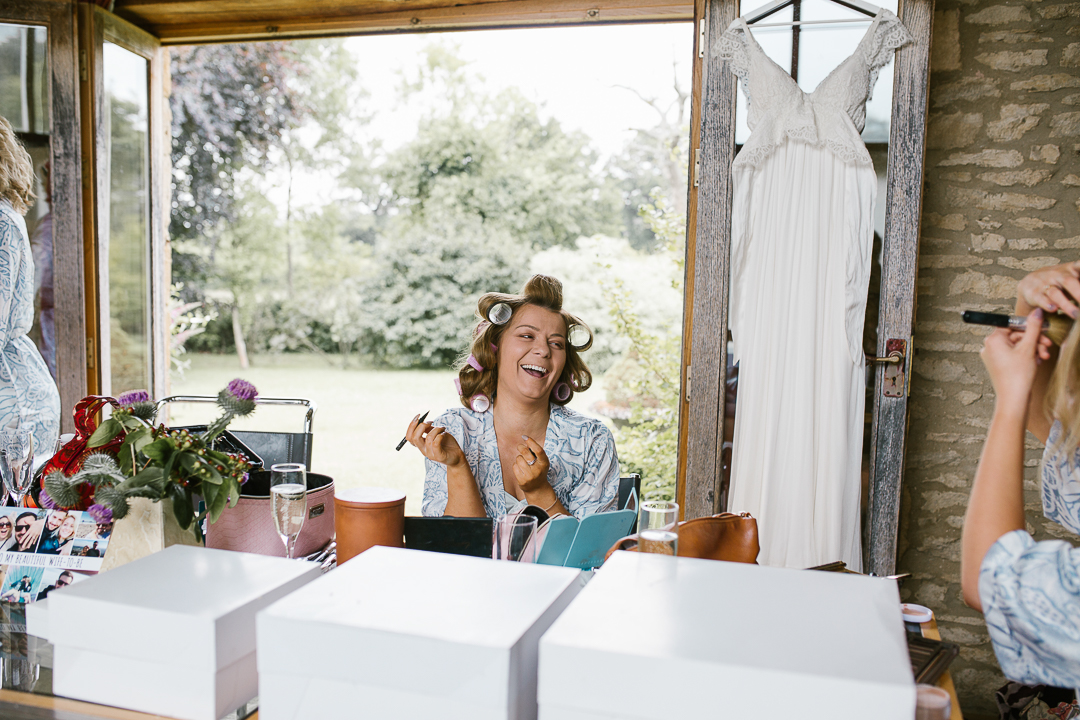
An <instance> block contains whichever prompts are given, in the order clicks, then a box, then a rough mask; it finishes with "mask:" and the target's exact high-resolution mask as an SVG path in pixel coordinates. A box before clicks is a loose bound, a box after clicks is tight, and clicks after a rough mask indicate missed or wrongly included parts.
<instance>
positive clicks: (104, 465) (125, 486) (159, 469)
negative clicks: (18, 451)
mask: <svg viewBox="0 0 1080 720" xmlns="http://www.w3.org/2000/svg"><path fill="white" fill-rule="evenodd" d="M236 384H237V381H234V382H233V383H230V384H229V387H228V388H226V389H224V390H222V391H221V392H220V393H219V395H218V406H219V407H220V408H221V409H222V415H221V417H219V418H218V419H217V420H215V421H214V422H213V423H211V424H210V426H209V427H207V429H206V431H205V432H203V433H201V434H196V433H191V432H189V431H187V430H185V429H178V430H176V429H169V428H166V427H165V426H164V425H159V426H157V427H155V426H154V424H153V418H149V419H146V418H143V417H140V416H139V413H138V412H136V410H135V409H134V408H133V407H129V406H121V407H119V408H116V409H115V410H114V411H113V414H112V417H110V418H108V419H107V420H105V421H104V422H102V423H101V424H100V425H99V426H98V427H97V429H96V430H95V431H94V433H93V434H92V435H91V436H90V439H89V440H88V441H87V447H88V448H89V449H91V450H93V449H95V448H102V447H104V446H106V445H108V444H109V443H110V442H112V441H113V440H114V439H115V438H118V437H123V443H122V444H121V445H120V447H119V448H118V449H117V451H116V457H115V459H114V458H112V457H111V456H109V455H106V454H104V453H92V454H90V455H88V456H87V457H86V458H85V459H84V460H83V466H82V468H81V469H80V470H79V471H78V472H77V473H76V474H75V475H73V476H72V477H70V478H67V477H64V475H63V474H62V473H58V472H57V473H52V474H51V475H49V476H48V477H46V478H45V491H46V492H47V493H48V494H49V496H50V497H51V498H52V499H53V501H54V502H55V503H57V504H58V505H59V506H61V507H66V508H71V507H75V506H76V505H77V503H80V502H81V501H82V497H83V496H82V493H81V492H80V490H79V487H80V486H82V485H88V486H92V487H93V488H94V490H93V498H94V502H95V503H97V504H99V505H102V506H104V507H106V508H108V509H109V510H110V511H111V512H112V516H113V517H114V518H116V519H120V518H123V517H124V516H125V515H127V512H128V500H129V499H131V498H136V497H145V498H150V499H152V500H155V501H156V500H162V499H165V498H170V499H172V500H173V511H174V513H175V515H176V520H177V522H178V523H179V524H180V527H182V528H185V529H186V528H188V527H191V525H192V523H195V532H196V534H197V535H198V534H199V533H200V530H199V522H201V521H202V519H203V518H206V517H208V518H209V520H210V522H216V521H217V519H218V518H219V517H220V516H221V513H222V512H224V511H225V508H226V507H228V506H233V505H236V502H237V500H239V498H240V486H241V484H242V483H243V482H244V481H245V480H246V478H247V473H248V471H249V470H250V469H251V467H252V465H251V463H250V462H248V460H247V458H245V457H243V456H241V455H237V454H233V453H226V452H221V451H219V450H215V449H214V439H215V438H216V437H217V436H218V435H219V434H221V433H222V432H223V431H224V430H225V428H226V427H227V426H228V425H229V423H230V422H232V420H233V419H234V418H237V417H243V416H245V415H250V414H251V413H252V412H254V411H255V403H254V401H253V399H252V398H251V397H247V396H246V395H245V396H244V397H241V396H238V395H237V394H235V393H234V391H233V388H234V385H236ZM239 384H240V385H246V383H242V382H241V383H239ZM247 387H248V389H249V390H250V394H251V395H254V393H255V390H254V388H253V387H251V386H250V385H247ZM236 392H241V391H240V390H237V391H236ZM241 394H243V393H241ZM198 497H201V498H202V499H203V501H204V502H205V505H206V509H205V510H204V511H203V512H202V513H197V512H196V509H195V508H196V503H197V500H198ZM79 509H85V508H79Z"/></svg>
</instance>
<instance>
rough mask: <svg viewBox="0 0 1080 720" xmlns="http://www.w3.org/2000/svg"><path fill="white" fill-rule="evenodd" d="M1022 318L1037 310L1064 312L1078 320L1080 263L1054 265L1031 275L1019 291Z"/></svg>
mask: <svg viewBox="0 0 1080 720" xmlns="http://www.w3.org/2000/svg"><path fill="white" fill-rule="evenodd" d="M1016 294H1017V300H1018V302H1017V307H1016V311H1017V314H1019V315H1025V314H1027V313H1029V312H1031V311H1032V310H1034V309H1035V308H1042V309H1043V310H1045V311H1046V312H1047V313H1053V312H1058V311H1060V312H1063V313H1065V314H1066V315H1068V316H1069V317H1071V318H1073V319H1074V320H1075V319H1076V318H1077V316H1078V315H1080V310H1078V308H1077V304H1078V303H1080V262H1067V263H1062V264H1060V265H1051V266H1049V267H1044V268H1040V269H1038V270H1036V271H1034V272H1031V273H1028V274H1027V275H1026V276H1024V278H1023V279H1022V280H1021V281H1020V283H1019V284H1018V285H1017V288H1016Z"/></svg>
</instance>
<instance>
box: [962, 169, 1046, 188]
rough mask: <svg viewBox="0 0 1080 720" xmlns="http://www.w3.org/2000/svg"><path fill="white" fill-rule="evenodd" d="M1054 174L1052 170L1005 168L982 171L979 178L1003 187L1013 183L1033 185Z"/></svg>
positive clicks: (1026, 185)
mask: <svg viewBox="0 0 1080 720" xmlns="http://www.w3.org/2000/svg"><path fill="white" fill-rule="evenodd" d="M1053 174H1054V173H1053V171H1052V170H1004V171H1002V172H988V173H980V174H979V179H980V180H984V181H986V182H990V183H994V184H995V185H1001V186H1002V187H1012V186H1013V185H1023V186H1024V187H1032V186H1034V185H1038V184H1039V183H1041V182H1043V181H1044V180H1049V179H1050V177H1051V176H1052V175H1053Z"/></svg>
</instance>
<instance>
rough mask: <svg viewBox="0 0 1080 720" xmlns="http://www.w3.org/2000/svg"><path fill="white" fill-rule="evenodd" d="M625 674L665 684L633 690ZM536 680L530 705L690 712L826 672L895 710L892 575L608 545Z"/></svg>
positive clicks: (551, 641) (630, 713)
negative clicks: (890, 702) (609, 552)
mask: <svg viewBox="0 0 1080 720" xmlns="http://www.w3.org/2000/svg"><path fill="white" fill-rule="evenodd" d="M586 669H588V670H589V671H590V675H589V681H588V682H581V680H580V678H581V676H582V672H583V671H585V670H586ZM630 678H636V679H638V680H639V681H640V680H641V679H644V678H648V687H649V688H652V689H654V690H660V689H661V688H663V689H666V690H667V691H670V692H642V693H637V692H633V691H632V688H633V685H632V681H631V684H630V685H628V684H627V681H628V680H629V679H630ZM539 683H540V684H539V691H538V697H539V702H540V705H541V706H542V707H543V706H546V705H548V704H550V705H551V706H561V707H566V708H570V707H575V708H579V709H581V710H588V711H592V712H601V711H606V712H610V713H614V714H616V715H618V716H619V717H623V716H625V717H660V716H664V717H683V716H685V717H690V716H692V714H693V712H695V711H699V710H700V708H702V707H706V708H707V707H713V708H719V706H718V705H717V702H718V699H719V698H725V701H724V702H721V703H720V704H721V705H724V704H725V703H729V701H731V700H732V699H733V698H734V696H736V695H738V694H739V693H740V692H741V693H751V692H752V693H754V694H755V695H756V697H755V698H754V700H755V702H756V703H757V707H759V708H760V707H764V706H765V704H766V703H770V704H772V703H779V704H777V705H776V706H777V707H787V706H788V705H786V704H785V703H786V702H789V701H791V700H792V698H791V697H789V696H788V695H789V691H790V692H792V693H794V692H799V693H805V692H807V691H808V690H809V691H813V692H814V694H815V695H817V694H818V693H820V691H821V690H822V689H823V688H826V687H829V686H830V684H831V685H832V687H834V688H835V687H838V686H842V687H844V688H845V692H849V691H850V689H851V688H853V687H857V686H859V685H865V686H866V689H867V692H868V693H869V694H870V695H872V696H874V697H878V698H881V697H882V695H883V693H884V694H886V695H889V696H891V697H893V699H894V700H896V701H897V705H898V707H897V709H898V713H899V714H898V715H896V716H897V717H905V715H904V714H903V713H904V712H906V713H907V715H906V717H911V715H912V714H913V713H914V699H915V694H914V680H913V677H912V672H911V664H910V659H909V655H908V649H907V640H906V635H905V631H904V625H903V621H902V619H901V617H900V597H899V592H898V590H897V587H896V582H895V581H892V580H886V579H883V578H870V577H864V576H858V575H851V574H843V573H829V572H815V571H809V570H790V569H781V568H768V567H760V566H757V565H747V564H741V563H728V562H719V561H715V560H698V559H692V558H671V557H668V556H661V555H650V554H645V553H632V552H618V553H615V554H614V555H613V556H612V557H611V558H610V559H609V560H608V561H607V562H606V563H605V564H604V566H603V567H602V568H601V569H600V570H598V571H597V572H596V576H595V578H594V579H593V581H592V582H591V583H589V585H588V587H586V588H585V589H584V590H582V592H581V593H580V594H579V595H578V596H577V598H575V599H574V601H573V602H572V603H571V604H570V606H569V607H568V608H567V609H566V610H565V611H564V612H563V613H562V615H560V616H559V618H558V619H557V620H556V621H555V623H554V624H553V625H552V626H551V628H550V629H549V630H548V631H547V633H545V635H544V637H543V638H542V639H541V641H540V680H539ZM762 692H764V693H765V694H764V695H762V694H761V693H762ZM785 696H788V697H786V699H785V700H781V698H784V697H785ZM650 698H652V699H653V700H656V701H657V702H658V703H659V704H658V705H657V706H656V707H650V706H649V703H650ZM770 698H771V699H770ZM806 699H807V696H806V695H803V696H802V699H801V700H799V701H798V702H797V703H796V704H795V705H792V706H791V707H805V700H806ZM908 699H910V708H907V709H905V708H904V706H905V705H906V704H907V702H908ZM729 707H730V704H729ZM865 710H866V707H865V706H864V707H862V708H861V709H860V712H865ZM684 712H689V713H691V714H690V715H681V714H680V713H684ZM800 712H801V711H800ZM806 717H809V716H806ZM815 717H816V716H815ZM834 717H839V716H834ZM882 717H884V716H882ZM890 717H892V716H891V715H890Z"/></svg>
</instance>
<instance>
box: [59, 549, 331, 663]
mask: <svg viewBox="0 0 1080 720" xmlns="http://www.w3.org/2000/svg"><path fill="white" fill-rule="evenodd" d="M320 574H321V573H320V571H319V567H318V566H317V565H316V564H314V563H307V562H302V561H296V560H286V559H284V558H276V557H267V556H264V555H254V554H251V553H239V552H230V551H227V550H211V549H207V548H201V547H189V546H186V545H174V546H172V547H168V548H166V549H165V550H162V551H161V552H158V553H154V554H152V555H148V556H147V557H144V558H140V559H139V560H136V561H134V562H131V563H128V564H126V565H122V566H120V567H118V568H115V569H113V570H109V571H108V572H105V573H101V574H100V575H95V576H94V577H92V578H89V579H87V580H85V581H83V582H80V583H76V584H74V585H71V586H70V587H67V588H64V589H63V591H61V592H56V593H52V594H50V596H49V635H50V638H49V639H50V640H51V641H52V642H53V644H55V645H65V646H69V647H73V648H80V649H84V650H93V651H95V652H100V653H106V654H111V655H118V656H121V657H130V658H145V659H147V660H154V661H156V662H161V661H162V658H170V659H171V660H172V661H173V662H176V663H183V664H187V663H199V664H201V665H202V666H203V667H207V668H222V667H225V666H227V665H230V664H232V663H233V662H235V661H236V660H238V659H240V658H241V657H243V656H244V655H247V654H248V653H251V652H253V651H254V650H255V613H256V612H258V611H259V610H260V609H262V608H263V607H265V606H267V605H269V604H270V603H272V602H273V601H275V600H277V599H278V598H280V597H283V596H284V595H287V594H288V593H290V592H292V591H293V590H295V589H296V588H298V587H300V586H302V585H304V584H306V583H308V582H311V581H312V580H314V579H315V578H317V577H319V576H320Z"/></svg>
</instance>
